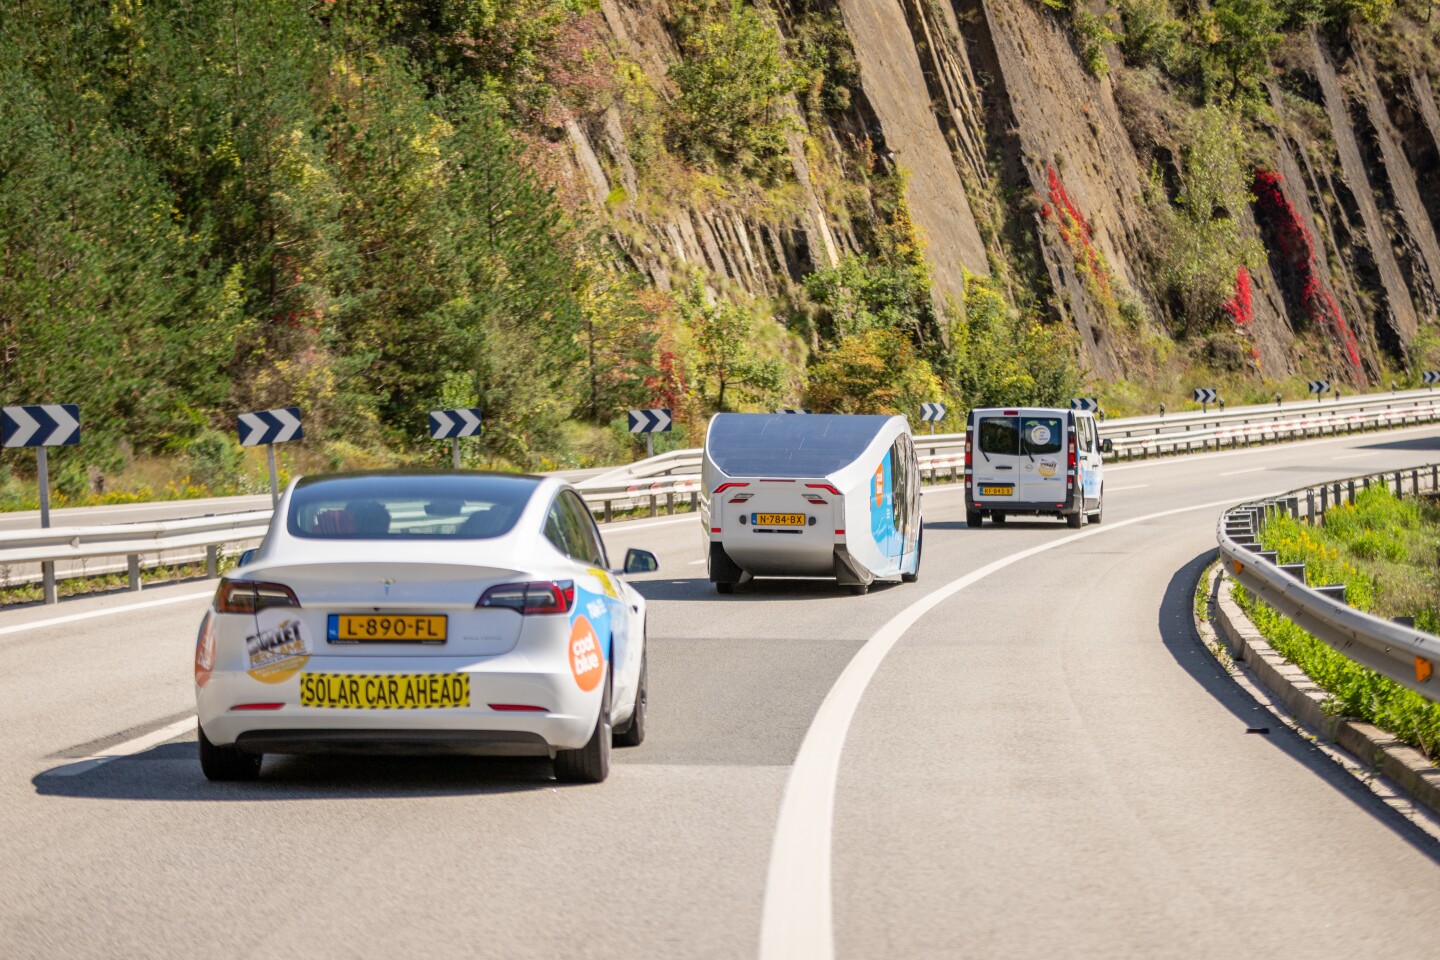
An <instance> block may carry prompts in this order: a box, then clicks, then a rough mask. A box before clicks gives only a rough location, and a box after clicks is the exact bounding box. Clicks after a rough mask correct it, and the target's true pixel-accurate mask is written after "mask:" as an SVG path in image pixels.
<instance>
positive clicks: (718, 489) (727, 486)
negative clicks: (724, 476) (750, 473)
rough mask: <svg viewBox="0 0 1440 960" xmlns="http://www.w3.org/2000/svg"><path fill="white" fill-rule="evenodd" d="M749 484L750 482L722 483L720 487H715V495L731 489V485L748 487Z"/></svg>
mask: <svg viewBox="0 0 1440 960" xmlns="http://www.w3.org/2000/svg"><path fill="white" fill-rule="evenodd" d="M748 486H750V484H748V483H722V484H720V486H718V487H716V488H715V495H716V496H717V497H718V496H719V495H720V494H722V493H724V492H725V491H726V490H729V489H730V488H731V487H748Z"/></svg>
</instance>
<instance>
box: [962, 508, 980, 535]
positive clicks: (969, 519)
mask: <svg viewBox="0 0 1440 960" xmlns="http://www.w3.org/2000/svg"><path fill="white" fill-rule="evenodd" d="M983 517H984V514H982V513H981V512H980V511H979V510H966V511H965V526H967V527H969V528H970V529H972V530H973V529H975V528H976V527H978V526H980V522H981V520H982V519H983Z"/></svg>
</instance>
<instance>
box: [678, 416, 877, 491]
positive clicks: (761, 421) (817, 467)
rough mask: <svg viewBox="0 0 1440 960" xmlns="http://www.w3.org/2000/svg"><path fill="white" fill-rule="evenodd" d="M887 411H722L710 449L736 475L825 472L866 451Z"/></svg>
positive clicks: (713, 425)
mask: <svg viewBox="0 0 1440 960" xmlns="http://www.w3.org/2000/svg"><path fill="white" fill-rule="evenodd" d="M889 422H890V418H889V417H884V416H873V415H871V416H839V415H832V414H803V413H802V414H761V413H721V414H717V415H716V416H715V419H714V421H712V422H711V424H710V432H709V434H708V435H707V436H706V439H705V452H706V454H707V455H708V456H709V457H710V460H711V461H712V462H713V463H714V464H715V466H717V467H719V468H720V469H721V470H722V471H724V473H725V474H726V475H727V476H731V477H824V476H828V475H830V474H832V473H834V472H836V471H837V470H841V469H844V468H845V467H846V466H849V465H850V464H851V463H853V462H854V461H855V460H857V459H859V457H860V454H862V453H864V452H865V448H866V447H868V446H870V442H871V441H872V440H874V439H875V436H876V434H878V433H879V432H880V431H881V430H882V429H884V427H885V425H886V424H887V423H889Z"/></svg>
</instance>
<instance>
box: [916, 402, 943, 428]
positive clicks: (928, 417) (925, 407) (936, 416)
mask: <svg viewBox="0 0 1440 960" xmlns="http://www.w3.org/2000/svg"><path fill="white" fill-rule="evenodd" d="M944 419H945V404H943V403H922V404H920V420H921V422H922V423H933V422H935V421H936V420H944Z"/></svg>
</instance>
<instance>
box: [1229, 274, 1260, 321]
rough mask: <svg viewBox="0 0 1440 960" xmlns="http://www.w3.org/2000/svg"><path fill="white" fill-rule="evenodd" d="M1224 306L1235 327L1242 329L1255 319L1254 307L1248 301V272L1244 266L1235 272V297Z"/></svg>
mask: <svg viewBox="0 0 1440 960" xmlns="http://www.w3.org/2000/svg"><path fill="white" fill-rule="evenodd" d="M1224 306H1225V312H1226V313H1228V314H1230V318H1231V319H1232V320H1234V321H1235V326H1237V327H1244V326H1246V325H1248V324H1249V323H1250V321H1251V320H1254V319H1255V306H1254V304H1253V303H1252V302H1251V299H1250V271H1249V270H1247V269H1245V267H1244V266H1241V267H1240V268H1239V269H1237V270H1236V271H1235V296H1233V297H1231V298H1230V299H1229V300H1226V301H1225V304H1224Z"/></svg>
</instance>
